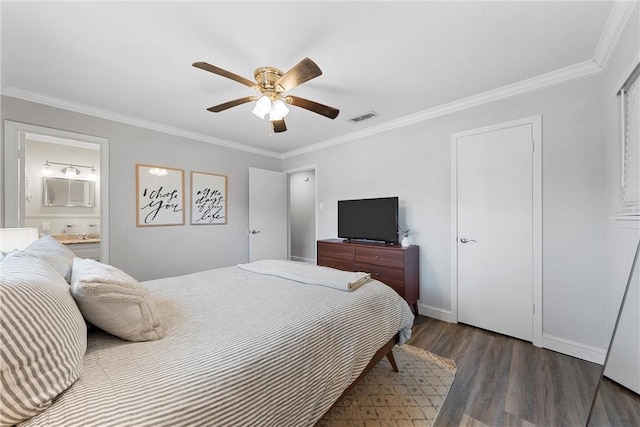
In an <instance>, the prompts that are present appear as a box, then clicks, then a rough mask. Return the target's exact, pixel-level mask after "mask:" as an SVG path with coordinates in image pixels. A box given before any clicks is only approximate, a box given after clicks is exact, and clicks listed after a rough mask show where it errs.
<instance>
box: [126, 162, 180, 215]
mask: <svg viewBox="0 0 640 427" xmlns="http://www.w3.org/2000/svg"><path fill="white" fill-rule="evenodd" d="M136 185H137V188H136V225H137V226H138V227H148V226H158V225H184V170H183V169H175V168H170V167H166V166H153V165H140V164H138V165H136Z"/></svg>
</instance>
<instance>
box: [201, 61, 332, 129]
mask: <svg viewBox="0 0 640 427" xmlns="http://www.w3.org/2000/svg"><path fill="white" fill-rule="evenodd" d="M193 66H194V67H196V68H200V69H202V70H205V71H209V72H211V73H214V74H217V75H219V76H222V77H226V78H228V79H231V80H234V81H236V82H238V83H242V84H243V85H245V86H248V87H250V88H253V89H256V90H257V91H258V92H260V95H256V96H245V97H244V98H238V99H234V100H232V101H228V102H224V103H222V104H219V105H215V106H213V107H209V108H207V110H209V111H211V112H212V113H219V112H221V111H224V110H227V109H229V108H231V107H235V106H238V105H242V104H245V103H247V102H251V101H257V102H256V105H255V107H254V109H253V111H251V112H252V113H253V114H255V115H256V116H258V117H260V118H261V119H263V120H264V119H265V118H267V116H268V117H269V120H270V121H271V126H272V127H273V131H274V132H284V131H286V130H287V126H286V125H285V123H284V117H285V116H286V115H287V114H288V113H289V109H288V108H287V104H288V105H295V106H296V107H301V108H304V109H305V110H309V111H312V112H314V113H317V114H320V115H322V116H325V117H328V118H330V119H335V118H336V117H337V116H338V114H339V113H340V110H338V109H337V108H333V107H329V106H327V105H323V104H320V103H318V102H315V101H311V100H308V99H305V98H300V97H297V96H293V95H285V94H284V93H285V92H287V91H289V90H291V89H293V88H295V87H296V86H299V85H301V84H302V83H305V82H308V81H309V80H311V79H315V78H316V77H318V76H320V75H322V70H320V67H318V66H317V65H316V63H315V62H313V61H312V60H311V59H309V58H304V59H303V60H302V61H300V62H298V63H297V64H296V65H294V66H293V67H292V68H291V69H290V70H289V71H287V72H286V73H283V72H282V71H280V70H279V69H277V68H274V67H260V68H258V69H256V71H255V72H254V73H253V76H254V78H255V80H256V81H255V82H253V81H251V80H249V79H246V78H244V77H242V76H239V75H237V74H234V73H232V72H230V71H227V70H223V69H222V68H218V67H216V66H215V65H211V64H208V63H206V62H194V63H193Z"/></svg>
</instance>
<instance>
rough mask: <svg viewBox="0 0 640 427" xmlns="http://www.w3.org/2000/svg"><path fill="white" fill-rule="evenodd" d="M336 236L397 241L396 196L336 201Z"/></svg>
mask: <svg viewBox="0 0 640 427" xmlns="http://www.w3.org/2000/svg"><path fill="white" fill-rule="evenodd" d="M338 237H340V238H343V239H363V240H383V241H385V242H397V241H398V197H380V198H375V199H359V200H339V201H338Z"/></svg>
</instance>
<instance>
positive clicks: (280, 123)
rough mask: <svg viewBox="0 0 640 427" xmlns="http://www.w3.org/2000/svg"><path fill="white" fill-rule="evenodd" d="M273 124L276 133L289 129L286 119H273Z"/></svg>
mask: <svg viewBox="0 0 640 427" xmlns="http://www.w3.org/2000/svg"><path fill="white" fill-rule="evenodd" d="M271 126H273V131H274V132H276V133H278V132H284V131H286V130H287V125H285V124H284V119H279V120H271Z"/></svg>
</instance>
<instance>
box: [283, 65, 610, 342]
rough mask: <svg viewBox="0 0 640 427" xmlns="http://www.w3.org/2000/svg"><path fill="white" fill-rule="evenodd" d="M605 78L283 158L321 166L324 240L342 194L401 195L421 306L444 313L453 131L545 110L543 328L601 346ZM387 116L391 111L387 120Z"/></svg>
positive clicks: (288, 164)
mask: <svg viewBox="0 0 640 427" xmlns="http://www.w3.org/2000/svg"><path fill="white" fill-rule="evenodd" d="M601 87H602V78H601V77H600V76H594V77H588V78H583V79H579V80H575V81H571V82H568V83H565V84H562V85H558V86H554V87H551V88H547V89H543V90H538V91H536V92H533V93H529V94H526V95H520V96H516V97H512V98H508V99H505V100H501V101H497V102H492V103H490V104H487V105H483V106H479V107H475V108H471V109H467V110H464V111H460V112H456V113H452V114H449V115H446V116H441V117H437V118H434V119H431V120H428V121H424V122H421V123H416V124H412V125H409V126H405V127H403V128H399V129H393V130H390V131H387V132H385V133H380V134H377V135H373V136H369V137H365V138H362V139H359V140H355V141H352V142H349V143H345V144H342V145H336V146H333V147H329V148H325V149H322V150H319V151H315V152H311V153H307V154H302V155H299V156H295V157H292V158H289V159H285V161H284V168H285V169H293V168H296V167H300V166H302V165H306V164H316V165H317V174H318V183H317V188H318V202H319V203H323V204H324V209H323V210H319V211H318V212H317V214H318V238H330V237H335V236H336V223H337V219H336V206H337V205H336V203H337V200H339V199H345V198H360V197H376V196H393V195H397V196H399V197H400V206H401V207H400V220H401V221H403V222H407V223H408V224H409V225H410V226H411V228H412V230H414V231H412V235H411V240H412V243H415V244H417V245H420V311H421V312H422V313H426V314H432V313H436V314H439V315H440V316H441V317H446V315H447V314H448V313H449V311H450V309H451V290H450V289H451V288H450V280H451V277H450V262H451V260H450V257H449V254H450V253H451V251H450V245H451V236H450V229H451V215H450V206H451V199H450V191H451V189H450V175H451V168H450V161H451V159H450V136H451V134H452V133H455V132H460V131H465V130H469V129H473V128H478V127H482V126H487V125H492V124H495V123H501V122H505V121H509V120H514V119H518V118H522V117H528V116H533V115H537V114H541V115H542V122H543V126H542V136H543V153H542V156H543V160H542V163H543V183H542V184H543V233H544V236H543V238H544V243H543V293H544V314H543V319H544V326H543V330H544V334H545V335H546V336H547V338H548V339H550V340H551V341H558V343H559V344H562V345H563V344H566V343H569V345H573V344H574V343H582V344H586V345H587V346H594V347H596V348H603V347H604V346H605V345H606V344H605V342H606V337H605V334H604V328H603V326H602V325H603V320H604V311H603V309H602V305H601V301H602V299H603V297H604V291H603V289H602V279H603V277H604V269H605V266H604V263H603V255H604V254H603V243H604V234H603V227H604V220H603V218H604V215H605V209H604V206H603V203H602V201H603V200H604V197H605V188H604V183H603V181H604V179H603V178H604V174H605V165H604V163H603V160H602V159H603V157H604V154H605V141H604V140H603V114H604V113H603V102H602V91H601ZM381 119H384V118H381Z"/></svg>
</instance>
